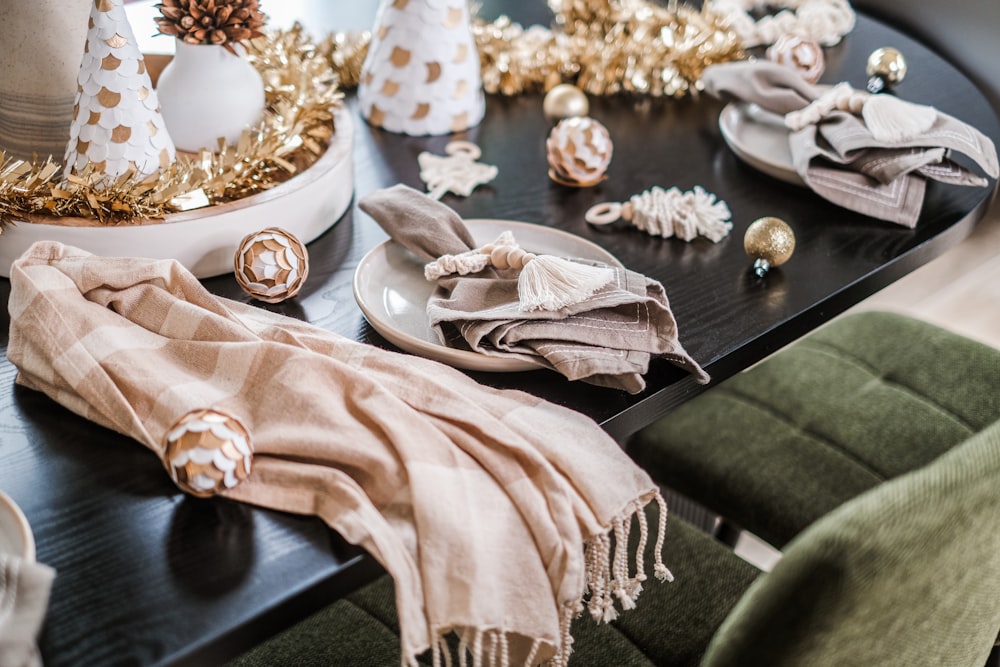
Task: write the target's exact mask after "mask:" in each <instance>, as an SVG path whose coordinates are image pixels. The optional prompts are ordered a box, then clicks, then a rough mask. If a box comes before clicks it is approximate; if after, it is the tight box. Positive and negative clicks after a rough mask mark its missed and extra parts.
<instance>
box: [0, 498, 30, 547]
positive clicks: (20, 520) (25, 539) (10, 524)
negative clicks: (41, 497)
mask: <svg viewBox="0 0 1000 667" xmlns="http://www.w3.org/2000/svg"><path fill="white" fill-rule="evenodd" d="M0 554H13V555H15V556H19V557H21V558H23V559H24V560H35V538H34V537H33V536H32V534H31V526H29V525H28V520H27V519H26V518H25V517H24V513H23V512H22V511H21V508H20V507H18V506H17V504H16V503H15V502H14V501H13V500H11V498H10V496H8V495H7V494H5V493H4V492H3V491H0Z"/></svg>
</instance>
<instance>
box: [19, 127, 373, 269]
mask: <svg viewBox="0 0 1000 667" xmlns="http://www.w3.org/2000/svg"><path fill="white" fill-rule="evenodd" d="M334 126H335V128H336V131H335V132H334V134H333V136H332V137H331V143H330V146H329V147H328V148H327V150H326V151H325V152H324V153H323V155H322V156H320V158H319V159H318V160H317V161H316V162H315V163H313V164H312V165H311V166H310V167H309V168H308V169H306V170H305V171H303V172H302V173H301V174H298V175H296V176H294V177H292V178H290V179H289V180H287V181H285V182H284V183H280V184H278V185H276V186H275V187H273V188H271V189H270V190H267V191H266V192H262V193H260V194H256V195H252V196H250V197H244V198H243V199H239V200H236V201H232V202H227V203H225V204H219V205H217V206H209V207H206V208H201V209H194V210H191V211H184V212H181V213H171V214H170V215H167V216H165V218H164V220H163V222H154V221H149V222H147V223H144V224H132V225H115V226H109V225H102V226H69V225H58V224H45V223H40V222H27V221H18V222H15V223H13V224H10V225H8V226H7V228H6V229H4V230H3V234H0V276H3V277H5V278H6V277H9V276H10V265H11V263H12V262H13V261H14V260H15V259H17V258H18V257H20V256H21V254H22V253H24V251H25V250H27V249H28V248H29V247H30V246H31V245H32V244H33V243H35V242H36V241H43V240H50V241H59V242H61V243H65V244H66V245H71V246H75V247H77V248H80V249H82V250H86V251H87V252H91V253H93V254H95V255H101V256H105V257H149V258H153V259H176V260H178V261H180V263H181V264H183V265H184V266H185V267H187V268H188V270H190V271H191V272H192V273H193V274H194V275H195V276H197V277H199V278H208V277H211V276H218V275H222V274H225V273H231V272H232V270H233V255H234V254H235V252H236V246H237V245H238V244H239V242H240V241H241V240H242V239H243V237H244V236H246V235H247V234H250V233H252V232H256V231H259V230H261V229H264V228H265V227H272V226H278V227H281V228H283V229H286V230H288V231H289V232H291V233H292V234H294V235H295V236H296V238H298V239H299V240H300V241H302V242H303V243H309V242H310V241H313V240H314V239H316V238H317V237H318V236H320V235H321V234H322V233H323V232H325V231H326V230H327V229H329V228H330V227H332V226H333V225H334V224H336V223H337V221H338V220H340V218H341V216H343V214H344V212H345V211H346V210H347V207H348V206H349V205H350V203H351V198H352V197H353V194H354V171H353V168H352V162H351V148H352V146H353V136H354V126H353V123H352V121H351V117H350V115H349V113H348V111H347V110H346V109H340V110H338V111H337V112H336V113H335V116H334Z"/></svg>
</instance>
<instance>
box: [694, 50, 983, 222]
mask: <svg viewBox="0 0 1000 667" xmlns="http://www.w3.org/2000/svg"><path fill="white" fill-rule="evenodd" d="M702 81H703V82H704V84H705V90H706V91H707V92H708V93H710V94H712V95H714V96H716V97H719V98H722V99H729V100H739V101H742V102H747V103H752V104H756V105H758V106H759V107H760V108H762V109H764V110H766V111H770V112H772V113H775V114H779V115H781V116H784V117H785V124H786V126H788V127H789V129H790V132H789V139H788V144H789V149H790V151H791V155H792V162H793V165H794V168H795V171H796V172H797V173H798V174H799V176H800V177H801V178H802V180H803V181H804V182H805V184H806V185H807V186H809V187H810V188H811V189H812V190H814V191H815V192H816V193H817V194H819V195H820V196H822V197H824V198H825V199H827V200H829V201H831V202H833V203H835V204H838V205H840V206H843V207H844V208H847V209H851V210H853V211H858V212H860V213H863V214H865V215H870V216H872V217H874V218H879V219H881V220H888V221H891V222H895V223H898V224H900V225H903V226H905V227H914V226H915V225H916V224H917V219H918V218H919V217H920V209H921V207H922V206H923V201H924V192H925V189H926V183H927V179H934V180H937V181H942V182H945V183H952V184H956V185H966V186H980V187H981V186H985V185H987V184H988V181H987V180H986V179H984V178H982V177H981V176H979V175H976V174H975V173H973V172H972V171H970V170H969V169H967V168H965V167H963V166H962V165H960V164H958V163H957V162H955V161H954V160H952V159H951V157H950V155H951V152H952V151H956V152H959V153H963V154H965V155H967V156H968V157H969V158H971V159H972V160H973V162H975V163H976V164H977V165H979V167H981V168H982V169H983V171H984V172H985V173H986V174H987V175H988V176H990V177H992V178H996V177H997V176H998V173H1000V167H998V163H997V153H996V148H995V147H994V145H993V142H992V141H990V139H989V138H988V137H986V136H985V135H984V134H982V133H981V132H980V131H979V130H977V129H975V128H973V127H971V126H969V125H967V124H966V123H963V122H962V121H960V120H958V119H957V118H954V117H952V116H949V115H948V114H945V113H943V112H941V111H938V110H937V109H934V108H933V107H929V106H924V105H918V104H913V103H909V102H905V101H903V100H900V99H898V98H896V97H894V96H892V95H888V94H880V95H872V94H870V93H867V92H864V91H859V90H855V89H853V88H850V87H849V86H848V85H847V84H846V83H842V84H838V85H837V86H835V87H833V88H831V87H829V86H822V85H813V84H810V83H808V82H806V81H805V79H803V78H802V76H801V75H799V74H798V73H797V72H795V71H794V70H792V69H791V68H788V67H784V66H782V65H778V64H777V63H773V62H770V61H766V60H757V61H746V62H738V63H724V64H718V65H712V66H711V67H708V68H706V69H705V71H704V73H703V74H702Z"/></svg>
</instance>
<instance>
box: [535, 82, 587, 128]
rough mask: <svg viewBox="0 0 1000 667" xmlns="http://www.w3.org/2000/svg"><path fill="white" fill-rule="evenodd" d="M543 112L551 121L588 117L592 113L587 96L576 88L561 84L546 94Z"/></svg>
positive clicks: (543, 101)
mask: <svg viewBox="0 0 1000 667" xmlns="http://www.w3.org/2000/svg"><path fill="white" fill-rule="evenodd" d="M542 112H543V113H544V114H545V117H546V118H547V119H549V120H550V121H560V120H562V119H563V118H573V117H575V116H586V115H587V114H588V113H590V102H589V101H588V100H587V95H586V94H584V92H583V91H582V90H580V89H579V88H577V87H576V86H573V85H570V84H568V83H561V84H559V85H558V86H556V87H555V88H553V89H552V90H550V91H549V92H547V93H545V98H544V99H543V100H542Z"/></svg>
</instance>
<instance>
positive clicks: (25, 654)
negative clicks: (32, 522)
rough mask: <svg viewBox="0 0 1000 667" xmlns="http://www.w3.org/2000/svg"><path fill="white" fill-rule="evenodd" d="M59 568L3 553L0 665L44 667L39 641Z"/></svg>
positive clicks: (0, 587)
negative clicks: (37, 640)
mask: <svg viewBox="0 0 1000 667" xmlns="http://www.w3.org/2000/svg"><path fill="white" fill-rule="evenodd" d="M54 577H55V570H53V569H52V568H51V567H49V566H47V565H42V564H41V563H35V562H32V561H26V560H24V559H23V558H19V557H17V556H12V555H10V554H4V553H0V665H3V667H40V665H41V664H42V659H41V656H40V655H39V653H38V646H37V645H36V644H35V640H36V639H37V637H38V633H39V631H40V630H41V628H42V622H43V621H44V620H45V611H46V609H47V608H48V604H49V591H50V589H51V588H52V579H53V578H54Z"/></svg>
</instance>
